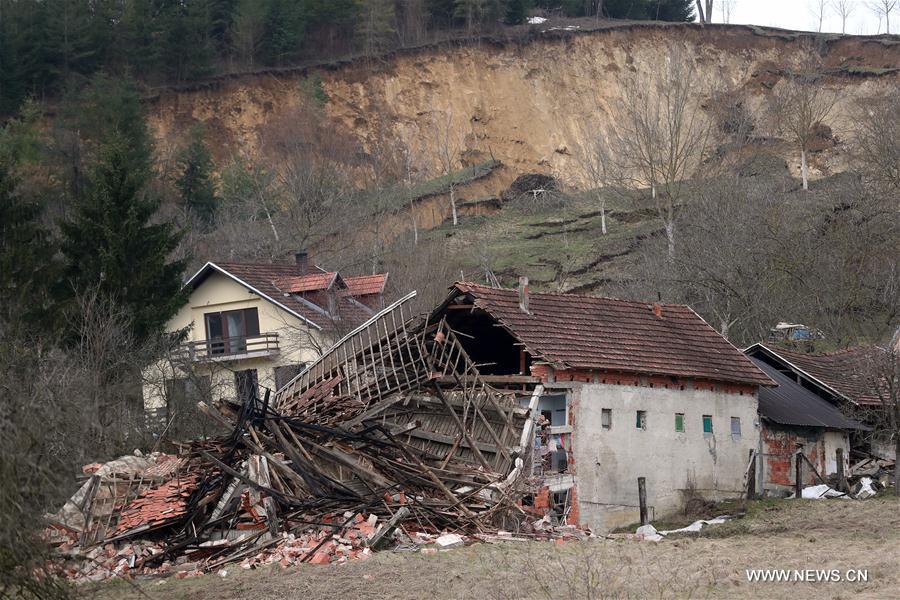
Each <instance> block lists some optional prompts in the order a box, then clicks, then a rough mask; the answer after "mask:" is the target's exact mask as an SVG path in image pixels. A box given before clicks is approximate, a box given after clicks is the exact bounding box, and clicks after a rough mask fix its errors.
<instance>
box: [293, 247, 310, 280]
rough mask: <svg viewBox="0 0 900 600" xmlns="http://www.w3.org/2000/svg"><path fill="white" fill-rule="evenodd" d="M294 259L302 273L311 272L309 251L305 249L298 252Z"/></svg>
mask: <svg viewBox="0 0 900 600" xmlns="http://www.w3.org/2000/svg"><path fill="white" fill-rule="evenodd" d="M294 260H295V261H297V266H298V267H299V269H298V270H299V271H300V274H301V275H306V274H307V273H309V253H307V252H306V251H305V250H304V251H302V252H298V253H296V254H295V255H294Z"/></svg>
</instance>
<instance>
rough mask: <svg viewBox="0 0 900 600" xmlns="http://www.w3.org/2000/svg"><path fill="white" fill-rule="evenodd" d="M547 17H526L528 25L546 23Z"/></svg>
mask: <svg viewBox="0 0 900 600" xmlns="http://www.w3.org/2000/svg"><path fill="white" fill-rule="evenodd" d="M546 22H547V19H545V18H544V17H528V24H529V25H540V24H541V23H546Z"/></svg>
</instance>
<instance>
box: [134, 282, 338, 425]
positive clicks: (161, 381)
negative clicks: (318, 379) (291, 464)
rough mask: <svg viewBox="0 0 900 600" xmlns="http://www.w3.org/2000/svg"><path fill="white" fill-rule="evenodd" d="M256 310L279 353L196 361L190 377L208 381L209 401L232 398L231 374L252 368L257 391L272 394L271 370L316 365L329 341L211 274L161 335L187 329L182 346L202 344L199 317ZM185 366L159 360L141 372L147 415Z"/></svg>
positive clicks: (161, 402) (202, 324)
mask: <svg viewBox="0 0 900 600" xmlns="http://www.w3.org/2000/svg"><path fill="white" fill-rule="evenodd" d="M244 308H256V309H257V313H258V315H259V331H260V333H261V334H262V333H273V332H274V333H278V351H277V352H275V353H272V354H269V355H266V356H253V355H252V354H249V353H248V355H247V356H246V357H242V356H240V355H238V356H235V357H229V360H215V361H204V362H195V363H193V364H191V365H190V366H191V369H192V375H193V376H201V377H209V378H210V388H211V392H212V397H213V399H219V398H233V397H234V396H235V393H236V392H235V383H234V371H241V370H246V369H255V370H256V371H257V377H258V381H259V385H260V397H262V391H261V390H262V388H264V387H268V388H271V389H275V387H276V384H275V367H279V366H286V365H296V364H300V363H308V362H312V361H313V360H315V359H316V358H317V357H318V356H319V353H320V351H321V350H323V349H325V348H327V347H328V345H329V344H330V340H329V339H328V337H327V336H326V335H324V334H323V333H321V332H320V331H318V330H316V329H314V328H313V327H312V326H310V325H309V324H308V323H307V322H305V321H303V320H301V319H298V318H297V317H295V316H294V315H292V314H290V313H289V312H287V311H286V310H284V309H282V308H280V307H278V306H276V305H275V304H273V303H271V302H269V301H268V300H266V299H264V298H262V297H260V296H259V295H257V294H255V293H254V292H251V291H250V290H248V289H247V288H246V287H244V286H243V285H241V284H239V283H237V282H236V281H234V280H233V279H231V278H229V277H226V276H225V275H222V274H220V273H213V274H211V275H210V276H209V277H208V278H207V279H206V280H205V281H203V283H202V284H201V285H199V286H198V287H197V289H195V290H194V291H193V293H192V294H191V296H190V298H189V299H188V302H187V303H186V304H185V305H184V306H182V307H181V309H179V311H178V312H177V313H176V315H175V316H174V317H172V319H171V320H170V321H169V323H168V324H167V325H166V331H169V332H176V331H180V330H183V329H185V328H189V331H188V335H187V338H186V341H203V340H205V339H206V326H205V321H204V314H206V313H209V312H219V311H226V310H238V309H244ZM185 376H187V374H186V373H185V372H184V365H183V364H181V363H177V362H175V361H171V360H162V361H159V362H158V363H155V364H153V365H151V366H150V367H148V368H147V369H145V370H144V385H143V396H144V409H145V410H147V411H150V412H154V411H159V410H160V409H163V408H165V406H166V403H167V399H166V381H167V380H170V379H174V378H180V377H185Z"/></svg>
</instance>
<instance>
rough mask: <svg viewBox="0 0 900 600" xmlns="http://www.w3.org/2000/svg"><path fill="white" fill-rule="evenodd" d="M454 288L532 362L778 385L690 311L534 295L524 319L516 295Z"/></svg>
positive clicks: (462, 285)
mask: <svg viewBox="0 0 900 600" xmlns="http://www.w3.org/2000/svg"><path fill="white" fill-rule="evenodd" d="M453 287H454V288H455V289H456V290H457V291H458V293H459V294H460V295H464V294H465V295H468V296H469V297H470V298H471V299H472V301H473V302H474V304H475V306H476V307H478V308H480V309H482V310H484V311H485V312H487V313H488V314H490V315H491V316H492V317H493V318H494V319H496V320H497V321H498V322H499V323H500V324H502V325H503V326H504V327H505V328H507V329H508V330H509V331H510V333H511V334H512V335H513V336H515V337H516V338H518V339H519V341H521V342H522V343H523V344H524V345H525V347H526V349H527V350H528V352H529V353H530V354H531V355H532V356H533V357H534V358H536V359H537V360H544V361H546V362H548V363H550V364H551V365H553V366H554V367H556V368H562V369H590V370H601V371H618V372H626V373H640V374H649V375H669V376H676V377H689V378H696V379H706V380H712V381H722V382H736V383H745V384H750V385H773V382H772V380H771V379H770V378H769V377H768V376H766V374H765V373H763V372H762V371H760V370H759V369H758V368H757V367H756V366H755V365H754V364H753V363H752V362H751V361H750V359H749V358H747V357H746V356H744V354H743V353H741V351H740V350H738V349H737V348H735V347H734V346H733V345H731V343H729V342H728V340H726V339H725V338H724V337H722V336H721V335H719V333H718V332H717V331H715V330H714V329H713V328H712V327H710V326H709V325H708V324H707V323H706V321H704V320H703V319H702V318H700V316H699V315H697V313H695V312H694V311H693V310H692V309H691V308H690V307H688V306H684V305H680V304H649V303H646V302H636V301H631V300H618V299H614V298H603V297H596V296H584V295H576V294H536V293H531V294H529V301H528V311H529V312H528V313H525V312H524V311H523V310H522V309H521V308H520V307H519V294H518V291H517V290H513V289H503V288H491V287H487V286H483V285H477V284H473V283H464V282H459V283H456V284H455V285H454V286H453ZM654 307H657V310H658V311H659V313H660V316H657V314H656V312H654Z"/></svg>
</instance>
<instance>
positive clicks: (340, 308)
mask: <svg viewBox="0 0 900 600" xmlns="http://www.w3.org/2000/svg"><path fill="white" fill-rule="evenodd" d="M214 272H218V273H221V274H222V275H225V276H226V277H228V278H230V279H232V280H234V281H236V282H237V283H239V284H241V285H243V286H244V287H246V288H247V289H248V290H250V291H252V292H254V293H256V294H257V295H259V296H260V297H262V298H264V299H266V300H268V301H269V302H272V303H273V304H275V305H277V306H279V307H280V308H282V309H284V310H286V311H287V312H289V313H290V314H292V315H294V316H295V317H297V318H299V319H301V320H303V321H305V322H306V323H308V324H309V325H311V326H312V327H313V328H315V329H320V330H328V329H334V327H335V321H336V320H338V319H337V318H336V317H337V315H339V316H340V317H341V318H342V319H347V320H349V321H350V322H351V323H352V324H359V323H362V322H363V321H365V320H367V319H369V318H370V317H371V316H372V315H373V314H375V311H374V310H372V309H371V308H369V307H368V306H366V305H365V304H363V303H362V302H359V301H358V300H356V298H358V297H363V296H366V295H368V294H372V293H375V294H380V293H381V292H380V291H379V292H367V291H365V290H368V289H372V286H369V285H364V286H362V288H361V289H363V291H362V292H359V293H355V292H354V291H353V288H352V287H350V285H349V284H348V282H355V280H356V279H362V280H364V281H366V280H368V279H369V277H370V276H362V277H359V278H356V277H347V278H346V279H343V278H342V277H341V275H340V274H338V273H337V272H329V271H325V270H323V269H320V268H318V267H315V270H314V271H312V272H303V267H301V266H300V265H297V264H291V263H286V264H266V263H237V262H220V263H213V262H208V263H206V264H205V265H204V266H203V267H202V268H201V269H200V270H199V271H197V272H196V273H195V274H194V275H193V276H192V277H191V278H190V279H189V280H188V281H187V283H186V284H185V285H188V286H193V287H197V286H198V285H200V284H201V283H202V282H203V281H204V280H205V279H206V278H207V277H208V276H209V275H210V274H212V273H214ZM382 276H383V277H384V278H385V279H386V278H387V275H386V274H383V275H382ZM354 285H355V283H354ZM338 288H340V289H338ZM330 290H334V291H335V292H336V294H335V295H336V306H337V311H336V312H337V315H334V314H332V313H330V312H329V303H328V302H326V301H325V300H326V299H327V296H326V293H327V292H329V291H330Z"/></svg>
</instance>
